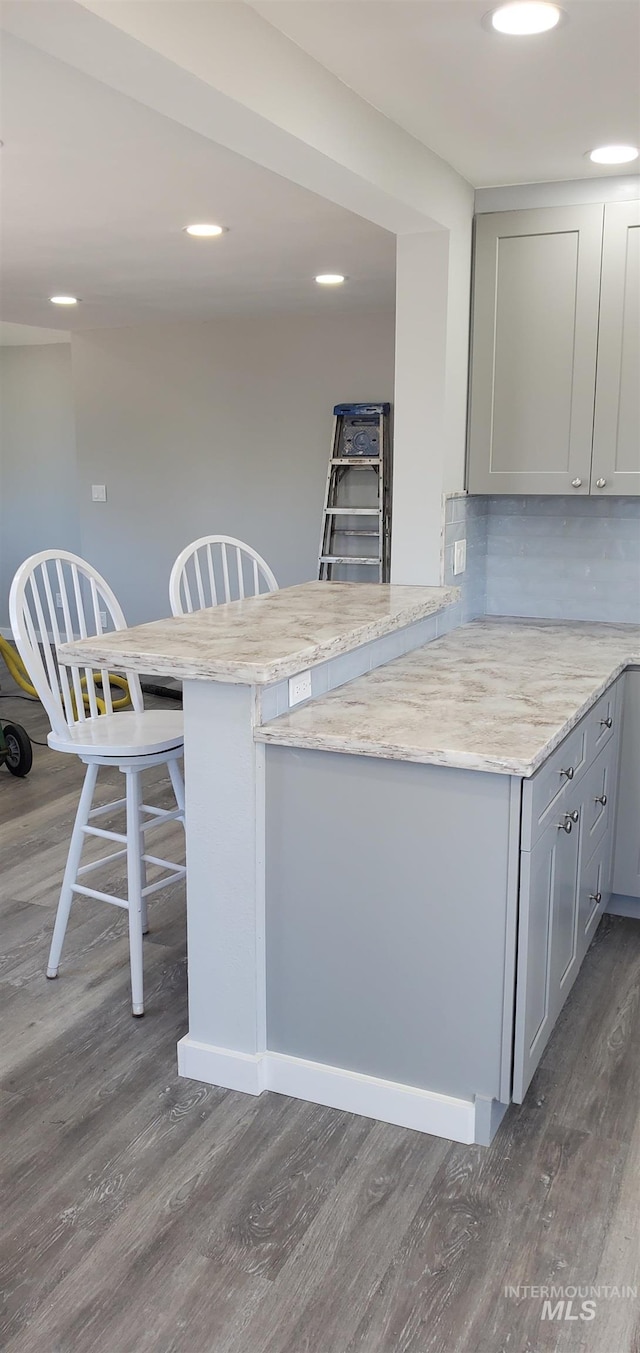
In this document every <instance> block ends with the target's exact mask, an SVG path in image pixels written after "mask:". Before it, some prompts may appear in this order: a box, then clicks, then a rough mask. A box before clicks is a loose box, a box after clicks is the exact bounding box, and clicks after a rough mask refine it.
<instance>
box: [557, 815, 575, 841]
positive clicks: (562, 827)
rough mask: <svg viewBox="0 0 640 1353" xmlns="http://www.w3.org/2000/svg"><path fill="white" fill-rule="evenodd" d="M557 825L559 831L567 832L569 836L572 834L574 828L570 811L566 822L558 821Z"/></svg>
mask: <svg viewBox="0 0 640 1353" xmlns="http://www.w3.org/2000/svg"><path fill="white" fill-rule="evenodd" d="M557 826H558V831H559V832H566V833H567V836H569V835H570V834H571V832H572V830H573V822H572V821H571V818H570V817H569V814H568V813H567V816H566V817H565V819H564V822H558V824H557Z"/></svg>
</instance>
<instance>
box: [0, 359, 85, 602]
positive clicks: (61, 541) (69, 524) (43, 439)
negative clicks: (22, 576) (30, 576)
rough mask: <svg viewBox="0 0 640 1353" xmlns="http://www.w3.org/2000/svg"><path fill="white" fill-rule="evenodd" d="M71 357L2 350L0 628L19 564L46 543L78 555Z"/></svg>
mask: <svg viewBox="0 0 640 1353" xmlns="http://www.w3.org/2000/svg"><path fill="white" fill-rule="evenodd" d="M76 488H77V466H76V446H75V430H74V419H73V396H72V388H71V352H70V347H69V345H68V344H64V343H52V344H45V345H42V346H37V347H36V346H30V347H4V348H1V349H0V627H3V628H4V627H6V626H8V624H9V613H8V597H9V588H10V586H11V579H12V578H13V575H14V572H15V570H16V568H17V566H18V564H20V563H22V560H23V559H25V558H26V557H27V555H29V554H33V553H34V552H35V551H36V550H41V549H45V548H46V547H47V546H59V547H61V548H63V549H67V550H77V549H78V545H79V534H80V533H79V522H78V512H77V502H76Z"/></svg>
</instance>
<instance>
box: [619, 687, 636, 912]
mask: <svg viewBox="0 0 640 1353" xmlns="http://www.w3.org/2000/svg"><path fill="white" fill-rule="evenodd" d="M623 721H624V738H623V740H622V747H621V750H620V789H619V794H618V806H617V813H616V841H615V856H614V860H615V863H614V870H613V891H614V893H616V894H617V895H619V896H621V897H626V898H640V670H638V669H636V668H632V669H631V670H630V671H628V672H627V673H626V674H625V676H624V715H623Z"/></svg>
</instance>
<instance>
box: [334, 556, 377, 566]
mask: <svg viewBox="0 0 640 1353" xmlns="http://www.w3.org/2000/svg"><path fill="white" fill-rule="evenodd" d="M381 562H382V561H381V560H380V559H376V558H372V556H371V555H368V556H366V555H357V554H321V555H320V563H321V564H375V565H376V566H378V565H379V564H380V563H381Z"/></svg>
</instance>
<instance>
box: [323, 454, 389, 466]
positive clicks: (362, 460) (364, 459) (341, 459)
mask: <svg viewBox="0 0 640 1353" xmlns="http://www.w3.org/2000/svg"><path fill="white" fill-rule="evenodd" d="M329 464H330V465H380V464H381V460H380V457H379V456H332V457H331V460H330V462H329Z"/></svg>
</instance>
